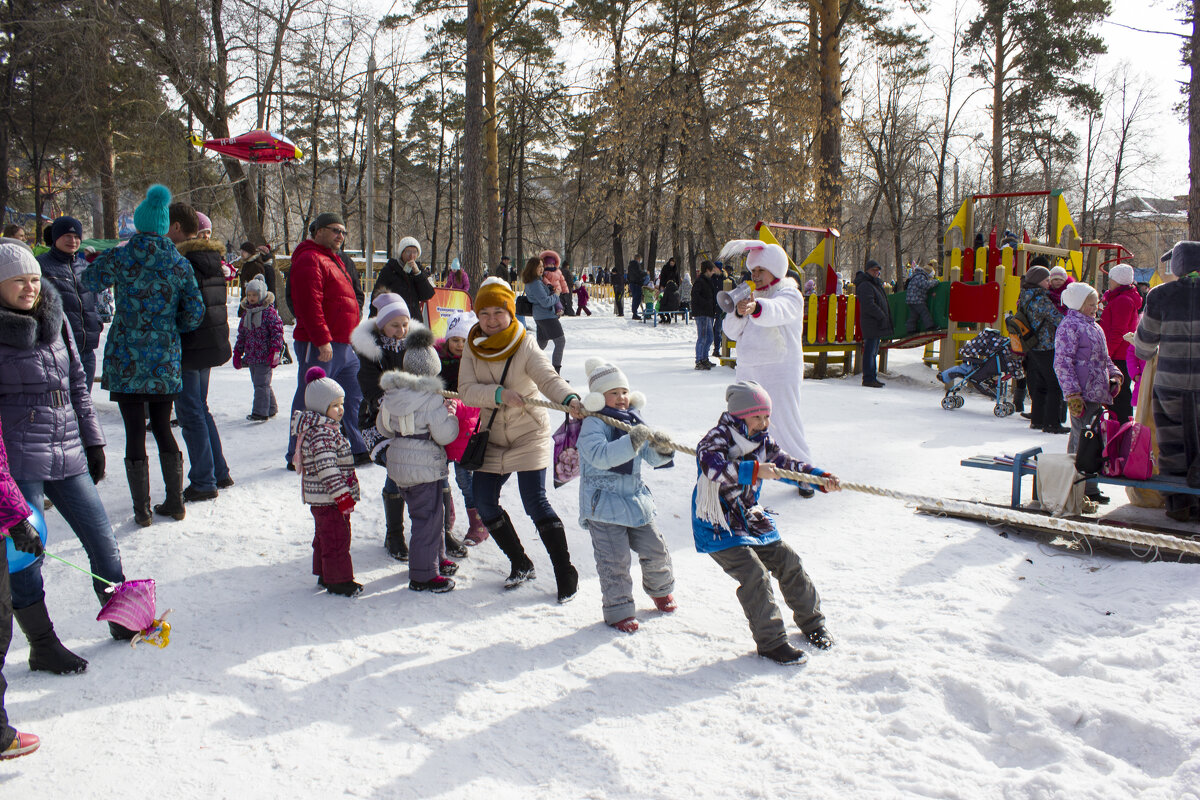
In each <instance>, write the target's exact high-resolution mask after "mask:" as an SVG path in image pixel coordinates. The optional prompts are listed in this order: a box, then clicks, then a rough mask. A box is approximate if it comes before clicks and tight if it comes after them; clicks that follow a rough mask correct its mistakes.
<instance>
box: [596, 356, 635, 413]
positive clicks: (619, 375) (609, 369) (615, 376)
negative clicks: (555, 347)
mask: <svg viewBox="0 0 1200 800" xmlns="http://www.w3.org/2000/svg"><path fill="white" fill-rule="evenodd" d="M583 371H584V372H585V373H587V376H588V389H589V391H588V393H587V395H585V396H584V398H583V407H584V408H586V409H587V410H588V411H591V412H593V413H595V412H597V411H599V410H600V409H602V408H604V393H605V392H610V391H612V390H613V389H625V390H626V391H629V379H628V378H626V377H625V373H624V372H622V371H621V370H620V369H619V368H618V367H617V366H616V365H615V364H610V363H608V362H607V361H605V360H603V359H600V358H589V359H588V360H587V361H585V362H584V364H583ZM645 405H646V397H645V396H644V395H643V394H642V393H641V392H630V393H629V407H630V408H641V407H643V406H645Z"/></svg>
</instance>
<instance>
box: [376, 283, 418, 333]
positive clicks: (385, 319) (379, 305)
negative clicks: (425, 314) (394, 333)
mask: <svg viewBox="0 0 1200 800" xmlns="http://www.w3.org/2000/svg"><path fill="white" fill-rule="evenodd" d="M371 305H373V306H375V310H376V311H377V312H378V314H377V315H376V317H375V326H376V327H377V328H379V329H380V330H382V329H383V326H384V325H387V324H388V323H389V322H390V321H392V320H394V319H396V318H397V317H409V318H411V317H412V313H410V312H409V310H408V303H406V302H404V298H403V297H401V296H400V295H398V294H396V293H394V292H383V293H382V294H380V295H379V296H378V297H376V298H375V299H374V300H372V301H371Z"/></svg>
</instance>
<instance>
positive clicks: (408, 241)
mask: <svg viewBox="0 0 1200 800" xmlns="http://www.w3.org/2000/svg"><path fill="white" fill-rule="evenodd" d="M406 247H415V248H417V258H420V257H421V245H420V243H419V242H417V240H416V239H414V238H413V237H411V236H405V237H404V238H403V239H401V240H400V244H398V245H396V248H397V249H396V253H397V257H399V256H402V255H404V248H406Z"/></svg>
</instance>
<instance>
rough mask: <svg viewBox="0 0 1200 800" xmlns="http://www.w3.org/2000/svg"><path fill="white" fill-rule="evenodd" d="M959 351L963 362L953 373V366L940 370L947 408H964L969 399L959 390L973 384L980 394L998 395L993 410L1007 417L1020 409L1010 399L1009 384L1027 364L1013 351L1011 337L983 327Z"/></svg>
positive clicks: (1018, 376) (939, 375) (1019, 376)
mask: <svg viewBox="0 0 1200 800" xmlns="http://www.w3.org/2000/svg"><path fill="white" fill-rule="evenodd" d="M959 355H961V356H962V359H963V363H962V364H961V365H959V366H958V367H955V368H954V370H953V374H948V373H951V370H947V371H946V373H940V372H939V373H938V380H941V381H943V383H945V384H946V396H945V397H943V398H942V408H944V409H946V410H947V411H950V410H952V409H955V408H962V407H963V405H964V404H965V403H966V400H965V399H964V398H963V397H962V396H961V395H960V394H959V392H961V391H962V390H963V389H965V388H966V387H968V386H973V387H974V388H975V389H976V390H977V391H979V392H980V393H981V394H984V395H987V396H988V397H993V398H995V401H996V405H995V406H994V407H993V408H992V413H993V414H995V415H996V416H997V417H1007V416H1009V415H1010V414H1012V413H1013V412H1014V411H1016V410H1017V407H1016V406H1015V405H1013V404H1012V403H1011V402H1010V401H1009V399H1008V384H1009V381H1012V380H1015V379H1017V378H1021V377H1023V376H1024V366H1023V364H1022V362H1021V356H1020V355H1018V354H1016V353H1014V352H1013V351H1012V347H1011V346H1010V345H1009V341H1008V337H1006V336H1004V335H1003V334H1001V333H1000V331H997V330H992V329H991V328H984V329H983V330H982V331H981V332H980V333H979V335H978V336H976V337H975V338H974V339H972V340H971V341H969V342H967V343H966V344H964V345H963V346H962V348H961V349H960V350H959ZM943 375H945V378H944V379H943Z"/></svg>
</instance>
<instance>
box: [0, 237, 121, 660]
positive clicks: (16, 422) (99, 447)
mask: <svg viewBox="0 0 1200 800" xmlns="http://www.w3.org/2000/svg"><path fill="white" fill-rule="evenodd" d="M0 363H3V364H4V370H5V378H4V381H3V382H0V419H2V420H3V436H4V446H5V449H6V450H7V451H8V460H9V470H10V472H11V473H12V476H13V478H14V479H16V481H17V486H18V487H20V489H21V494H22V495H24V497H25V500H26V501H27V502H28V503H29V505H30V506H32V507H33V508H41V507H42V502H43V497H49V498H50V500H51V501H52V502H53V503H54V507H55V509H56V510H57V511H58V513H59V514H61V515H62V518H63V519H64V520H65V521H66V523H67V524H68V525H69V526H71V530H73V531H74V532H75V535H76V536H77V537H78V538H79V541H80V543H81V544H82V545H83V548H84V550H85V551H86V552H87V555H88V561H89V563H90V565H91V570H92V572H94V573H96V574H97V575H99V576H100V577H102V578H104V579H106V580H108V581H112V582H114V583H120V582H121V581H123V580H125V576H124V574H123V572H122V568H121V555H120V553H119V552H118V550H117V540H116V537H114V536H113V532H112V525H111V524H110V523H109V521H108V515H107V514H106V513H105V511H104V506H103V504H102V503H101V502H100V495H99V493H97V491H96V487H95V482H97V481H99V480H100V479H101V478H103V477H104V434H103V432H102V431H101V430H100V423H99V421H98V420H97V419H96V413H95V410H94V409H93V407H92V396H91V392H90V391H89V388H90V387H89V386H88V384H87V380H86V378H85V377H84V374H83V366H82V364H81V363H80V359H79V351H78V348H77V346H76V344H75V341H74V339H73V337H72V336H71V331H70V328H69V327H68V326H67V325H66V322H65V319H64V316H63V307H62V300H61V298H60V297H59V295H58V293H57V292H56V291H55V290H54V289H53V288H52V287H51V286H50V285H49V284H42V283H41V269H40V267H39V265H38V262H37V260H36V259H34V257H33V253H32V252H31V251H30V250H29V248H28V247H26V246H25V245H24V244H22V243H19V242H15V241H13V240H7V239H6V240H0ZM94 588H95V590H96V596H97V597H98V598H99V599H100V601H101V604H103V603H104V602H105V600H107V595H106V594H105V593H104V589H105V588H106V584H104V583H102V582H100V581H94ZM45 597H46V596H45V592H44V591H43V587H42V557H38V559H37V560H36V561H34V563H33V564H32V565H30V566H29V567H26V568H25V569H23V570H21V571H19V572H16V573H14V574H13V575H12V600H13V609H14V615H15V616H16V618H17V623H18V624H19V625H20V626H21V630H22V631H24V632H25V635H26V637H28V639H29V668H30V669H33V670H46V671H49V672H55V673H59V674H63V673H71V672H82V671H83V670H84V669H86V668H87V661H85V660H84V659H82V658H80V657H79V656H77V655H75V654H74V653H72V652H71V651H70V650H68V649H67V648H66V647H64V646H63V645H62V643H61V642H59V640H58V636H57V635H56V634H55V633H54V625H53V624H52V623H51V621H50V616H49V613H48V612H47V610H46V600H45ZM109 627H110V631H111V633H112V635H113V637H114V638H117V639H130V638H132V637H133V632H132V631H128V630H126V629H125V628H122V627H120V626H116V625H112V624H110V626H109Z"/></svg>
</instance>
